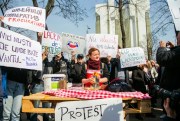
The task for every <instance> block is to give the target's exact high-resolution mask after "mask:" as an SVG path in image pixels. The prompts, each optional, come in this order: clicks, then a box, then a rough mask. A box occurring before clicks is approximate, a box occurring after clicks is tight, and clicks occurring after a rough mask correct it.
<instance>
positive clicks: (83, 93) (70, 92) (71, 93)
mask: <svg viewBox="0 0 180 121" xmlns="http://www.w3.org/2000/svg"><path fill="white" fill-rule="evenodd" d="M43 94H46V95H51V96H57V97H70V98H79V99H89V100H91V99H102V98H138V99H150V98H151V97H150V96H149V94H143V93H141V92H116V93H115V92H109V91H104V90H82V89H79V88H70V89H60V90H56V91H46V92H43Z"/></svg>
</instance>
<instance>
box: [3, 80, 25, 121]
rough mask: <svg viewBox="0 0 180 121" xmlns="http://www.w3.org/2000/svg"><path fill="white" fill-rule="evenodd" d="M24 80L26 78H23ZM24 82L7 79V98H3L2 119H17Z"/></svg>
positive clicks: (17, 120) (5, 120)
mask: <svg viewBox="0 0 180 121" xmlns="http://www.w3.org/2000/svg"><path fill="white" fill-rule="evenodd" d="M24 81H26V80H24ZM23 95H24V84H22V83H19V82H15V81H10V80H8V81H7V98H4V99H3V106H4V108H3V121H10V120H11V121H19V120H20V110H21V106H22V97H23Z"/></svg>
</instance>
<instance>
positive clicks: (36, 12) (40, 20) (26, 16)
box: [3, 6, 46, 32]
mask: <svg viewBox="0 0 180 121" xmlns="http://www.w3.org/2000/svg"><path fill="white" fill-rule="evenodd" d="M45 16H46V15H45V9H42V8H38V7H30V6H23V7H16V8H12V9H9V10H7V11H6V12H5V14H4V20H3V22H4V23H6V24H7V25H10V26H14V27H20V28H24V29H29V30H33V31H36V32H43V31H44V30H45Z"/></svg>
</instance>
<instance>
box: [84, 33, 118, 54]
mask: <svg viewBox="0 0 180 121" xmlns="http://www.w3.org/2000/svg"><path fill="white" fill-rule="evenodd" d="M92 47H95V48H98V49H99V50H100V56H101V57H107V56H108V55H111V57H116V54H117V49H118V36H117V35H110V34H87V35H86V54H88V51H89V49H90V48H92Z"/></svg>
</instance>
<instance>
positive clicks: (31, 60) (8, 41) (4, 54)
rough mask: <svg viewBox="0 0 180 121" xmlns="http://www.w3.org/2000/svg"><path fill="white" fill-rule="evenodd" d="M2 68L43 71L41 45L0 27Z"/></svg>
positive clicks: (0, 62) (0, 64)
mask: <svg viewBox="0 0 180 121" xmlns="http://www.w3.org/2000/svg"><path fill="white" fill-rule="evenodd" d="M0 66H6V67H15V68H24V69H32V70H42V49H41V45H40V43H39V42H36V41H34V40H31V39H29V38H28V37H25V36H23V35H21V34H18V33H15V32H13V31H10V30H7V29H4V28H1V27H0Z"/></svg>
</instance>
